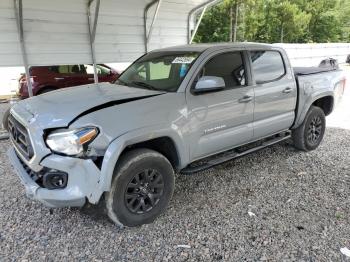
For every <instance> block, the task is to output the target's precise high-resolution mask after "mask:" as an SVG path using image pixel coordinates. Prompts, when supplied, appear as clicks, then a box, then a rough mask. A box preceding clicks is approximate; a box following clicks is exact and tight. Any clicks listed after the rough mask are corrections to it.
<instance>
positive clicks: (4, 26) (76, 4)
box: [0, 0, 207, 66]
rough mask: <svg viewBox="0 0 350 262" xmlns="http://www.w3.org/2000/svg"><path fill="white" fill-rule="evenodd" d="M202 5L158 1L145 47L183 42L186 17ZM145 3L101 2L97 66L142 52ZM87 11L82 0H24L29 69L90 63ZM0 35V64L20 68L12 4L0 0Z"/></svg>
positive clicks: (179, 0) (198, 0) (193, 0)
mask: <svg viewBox="0 0 350 262" xmlns="http://www.w3.org/2000/svg"><path fill="white" fill-rule="evenodd" d="M206 1H207V0H163V2H162V5H161V7H160V12H159V16H158V19H157V21H156V22H155V24H154V29H153V32H152V38H151V41H150V44H149V49H150V50H151V49H154V48H162V47H167V46H173V45H178V44H185V43H186V42H187V16H188V13H189V12H190V10H191V9H192V8H193V7H195V6H198V5H200V4H202V3H204V2H206ZM149 2H150V0H127V1H125V0H101V5H100V14H99V19H98V26H97V32H96V33H97V34H96V48H95V50H96V59H97V62H99V63H107V62H109V63H118V62H130V61H132V60H134V59H135V58H137V57H139V56H140V55H142V54H143V53H144V51H145V47H144V35H143V34H144V28H143V13H144V8H145V6H146V4H147V3H149ZM86 8H87V0H74V1H72V0H60V1H53V0H23V18H24V20H23V21H24V39H25V44H26V48H27V57H28V61H29V65H50V64H66V63H69V64H71V63H91V62H92V60H91V52H90V46H89V34H88V25H87V13H86V11H87V9H86ZM154 10H155V7H153V8H151V9H150V11H149V17H148V20H147V24H148V25H149V24H150V23H151V21H152V15H153V13H154ZM0 35H1V37H0V66H20V65H22V57H21V53H20V45H19V39H18V33H17V27H16V21H15V16H14V2H13V0H0Z"/></svg>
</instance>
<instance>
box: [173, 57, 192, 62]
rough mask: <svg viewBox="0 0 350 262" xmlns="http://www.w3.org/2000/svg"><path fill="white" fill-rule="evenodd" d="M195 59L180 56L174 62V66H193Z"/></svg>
mask: <svg viewBox="0 0 350 262" xmlns="http://www.w3.org/2000/svg"><path fill="white" fill-rule="evenodd" d="M194 59H195V57H191V56H179V57H176V58H175V59H174V60H173V62H172V63H173V64H191V63H192V62H193V60H194Z"/></svg>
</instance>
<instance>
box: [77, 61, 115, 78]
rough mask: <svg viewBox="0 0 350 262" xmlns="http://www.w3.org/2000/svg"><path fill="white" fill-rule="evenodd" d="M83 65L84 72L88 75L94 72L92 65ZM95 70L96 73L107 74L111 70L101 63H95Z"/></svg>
mask: <svg viewBox="0 0 350 262" xmlns="http://www.w3.org/2000/svg"><path fill="white" fill-rule="evenodd" d="M84 67H85V71H86V74H88V75H93V74H94V66H93V65H89V64H87V65H84ZM96 71H97V74H98V75H102V76H104V75H109V73H110V72H111V70H110V69H109V68H107V67H104V66H102V65H96Z"/></svg>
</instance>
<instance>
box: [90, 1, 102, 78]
mask: <svg viewBox="0 0 350 262" xmlns="http://www.w3.org/2000/svg"><path fill="white" fill-rule="evenodd" d="M94 1H96V6H95V13H94V21H93V23H92V22H91V4H92V2H94ZM99 12H100V0H89V2H88V6H87V18H88V26H89V39H90V49H91V58H92V64H93V68H94V82H95V83H96V84H97V83H98V74H97V68H96V54H95V38H96V30H97V21H98V15H99ZM91 26H92V28H91Z"/></svg>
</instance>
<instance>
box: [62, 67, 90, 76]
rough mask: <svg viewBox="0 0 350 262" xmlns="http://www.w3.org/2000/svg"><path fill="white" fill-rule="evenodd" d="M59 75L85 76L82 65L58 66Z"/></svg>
mask: <svg viewBox="0 0 350 262" xmlns="http://www.w3.org/2000/svg"><path fill="white" fill-rule="evenodd" d="M58 73H60V74H86V70H85V67H84V65H60V66H58Z"/></svg>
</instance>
